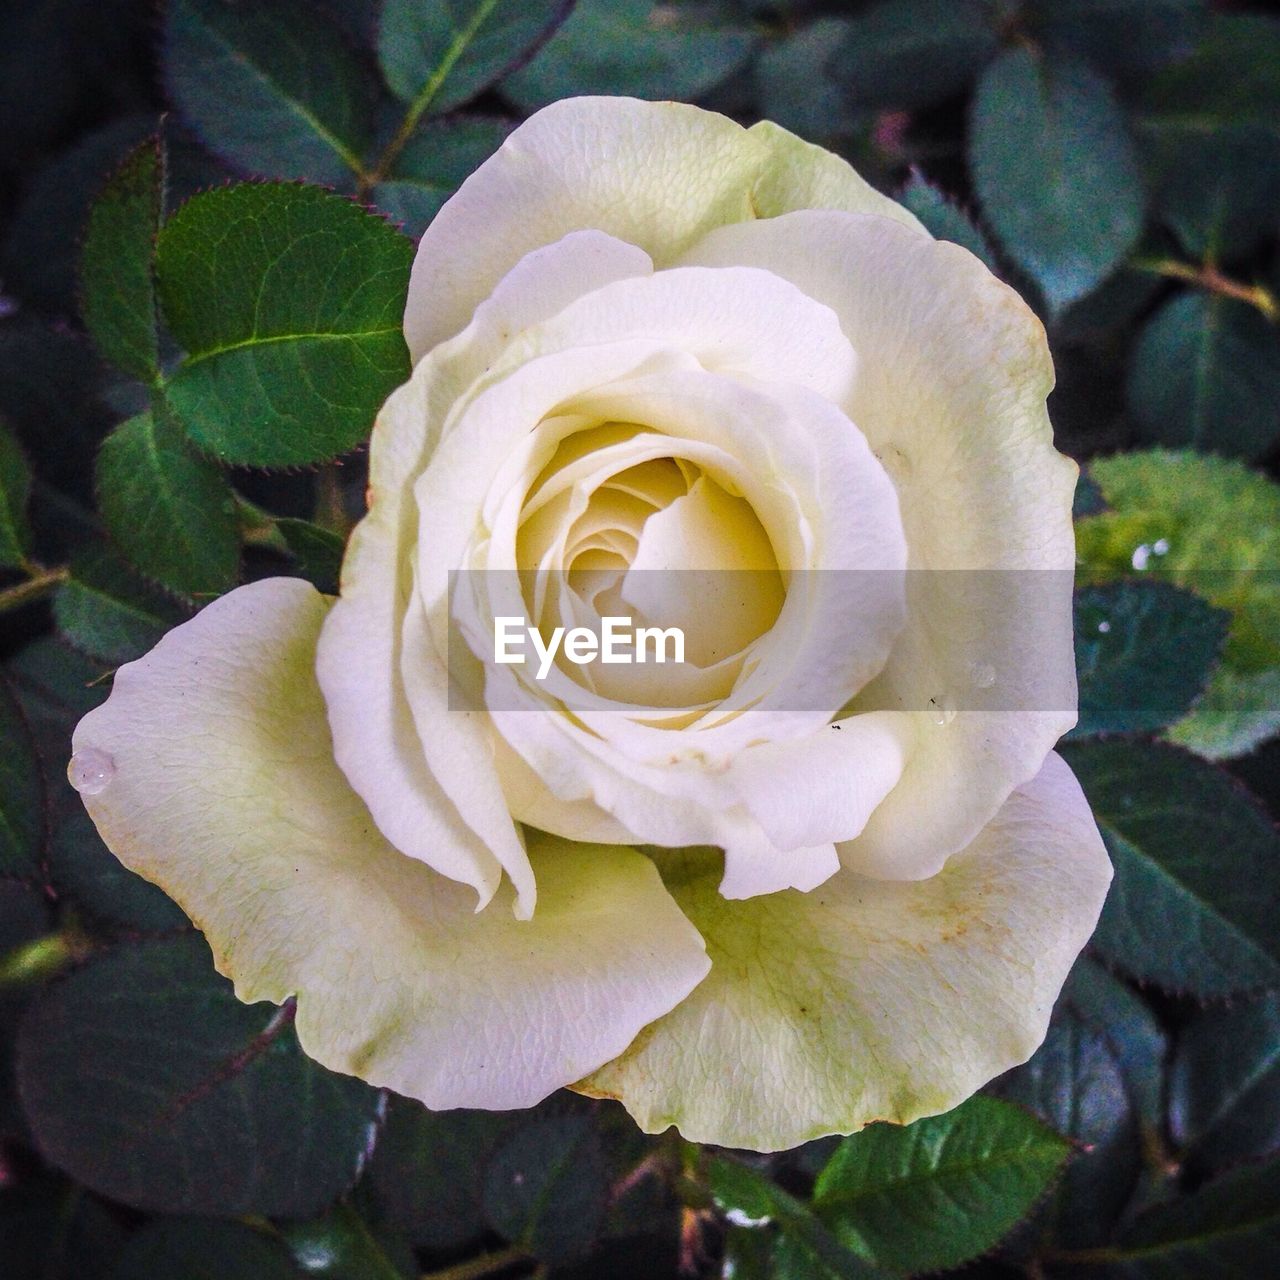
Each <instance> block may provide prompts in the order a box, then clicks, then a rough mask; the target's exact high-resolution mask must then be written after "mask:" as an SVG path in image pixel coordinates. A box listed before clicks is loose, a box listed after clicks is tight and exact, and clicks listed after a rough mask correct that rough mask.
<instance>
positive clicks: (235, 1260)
mask: <svg viewBox="0 0 1280 1280" xmlns="http://www.w3.org/2000/svg"><path fill="white" fill-rule="evenodd" d="M301 1275H302V1273H301V1272H300V1271H299V1270H298V1269H297V1268H296V1267H295V1266H294V1265H293V1261H292V1259H291V1258H290V1257H289V1251H288V1249H286V1248H285V1246H284V1244H283V1243H282V1242H281V1241H280V1240H279V1238H277V1237H276V1236H274V1235H272V1234H270V1233H268V1232H267V1231H264V1230H262V1229H260V1228H258V1227H251V1226H246V1225H245V1224H244V1223H240V1222H219V1221H217V1220H216V1219H215V1220H210V1219H207V1218H160V1219H157V1220H156V1221H154V1222H151V1223H148V1224H147V1225H146V1226H145V1227H143V1228H142V1229H141V1230H139V1231H137V1232H135V1233H134V1234H133V1235H132V1236H130V1237H129V1243H128V1244H127V1245H126V1246H125V1249H124V1252H123V1253H122V1254H121V1255H120V1260H119V1262H118V1263H117V1264H116V1267H115V1270H114V1271H113V1272H112V1280H159V1278H160V1277H163V1280H215V1278H216V1280H300V1277H301Z"/></svg>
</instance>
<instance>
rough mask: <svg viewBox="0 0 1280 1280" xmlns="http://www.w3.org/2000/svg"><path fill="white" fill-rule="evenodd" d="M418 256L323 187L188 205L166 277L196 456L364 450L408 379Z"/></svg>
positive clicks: (249, 458) (172, 390)
mask: <svg viewBox="0 0 1280 1280" xmlns="http://www.w3.org/2000/svg"><path fill="white" fill-rule="evenodd" d="M412 257H413V246H412V244H411V243H410V241H409V240H407V239H406V238H405V237H404V236H402V235H400V234H398V233H397V232H396V231H394V230H393V229H392V228H391V227H389V226H387V225H386V223H384V222H383V221H382V220H381V219H380V218H377V217H375V216H374V215H372V214H369V213H366V212H365V211H364V210H363V209H361V208H360V207H359V206H358V205H355V204H353V203H351V201H349V200H345V199H343V198H342V197H340V196H335V195H331V194H329V193H327V192H324V191H320V190H318V189H317V188H315V187H303V186H293V185H289V184H283V183H262V184H257V185H245V186H239V187H226V188H223V189H221V190H218V191H210V192H208V193H207V194H205V195H202V196H196V197H195V198H194V199H192V200H189V201H188V202H187V203H186V204H185V205H183V206H182V208H181V209H180V210H179V211H178V212H177V213H176V214H175V215H174V216H173V217H172V218H171V219H170V220H169V222H168V223H167V224H166V226H165V228H164V230H163V231H162V232H161V233H160V241H159V247H158V252H157V257H156V267H157V272H158V276H159V284H160V298H161V302H162V304H163V307H164V312H165V317H166V318H167V320H168V322H169V326H170V328H171V329H172V330H173V334H174V337H175V338H177V340H178V341H179V342H180V343H182V345H183V346H184V347H185V348H186V350H187V353H188V356H187V359H186V360H185V361H184V362H183V364H182V365H181V366H180V367H179V369H178V370H177V372H176V373H174V375H173V377H172V378H171V379H170V382H169V384H168V391H167V394H168V398H169V402H170V404H171V405H172V406H173V408H174V409H175V410H176V411H177V413H178V416H179V417H180V418H181V419H182V421H183V423H184V425H185V426H186V428H187V430H188V431H189V432H190V433H191V435H192V437H193V438H194V439H195V441H196V443H197V444H199V445H200V446H202V447H203V448H205V449H207V450H209V451H210V452H212V453H214V454H216V455H217V456H218V457H220V458H222V459H224V460H225V461H228V462H237V463H243V464H246V465H249V466H264V467H265V466H287V465H290V464H296V463H306V462H317V461H320V460H322V459H324V458H330V457H332V456H333V455H335V454H337V453H342V452H344V451H345V450H347V449H350V448H351V447H352V446H353V445H355V444H357V443H358V442H359V441H360V440H362V439H363V438H364V437H365V436H366V435H367V434H368V431H369V428H370V426H371V424H372V422H373V418H374V415H375V414H376V413H377V411H378V409H379V408H380V407H381V405H382V402H383V401H384V400H385V399H386V398H387V396H388V395H389V394H390V393H391V392H392V391H393V390H394V389H395V388H396V387H397V386H399V385H400V383H402V382H404V381H405V380H406V379H407V378H408V376H409V353H408V349H407V348H406V346H405V342H404V335H403V333H402V331H401V322H402V317H403V314H404V301H405V295H406V293H407V292H408V287H409V267H410V263H411V260H412Z"/></svg>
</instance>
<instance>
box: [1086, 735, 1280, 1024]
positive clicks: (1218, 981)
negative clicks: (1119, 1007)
mask: <svg viewBox="0 0 1280 1280" xmlns="http://www.w3.org/2000/svg"><path fill="white" fill-rule="evenodd" d="M1063 754H1064V755H1065V756H1066V757H1067V760H1068V763H1070V765H1071V767H1072V769H1074V770H1075V773H1076V776H1077V777H1078V778H1079V780H1080V784H1081V786H1082V787H1083V788H1084V791H1085V795H1087V796H1088V798H1089V802H1090V804H1091V805H1092V806H1093V813H1094V817H1095V818H1096V819H1097V821H1098V826H1099V828H1100V829H1101V831H1102V836H1103V839H1104V840H1105V841H1106V844H1107V849H1108V851H1109V852H1110V854H1111V861H1112V863H1113V865H1114V867H1115V879H1114V881H1113V882H1112V885H1111V892H1110V894H1109V895H1108V897H1107V902H1106V906H1105V907H1103V910H1102V919H1101V921H1100V922H1099V924H1098V930H1097V933H1096V934H1095V935H1094V946H1095V947H1096V948H1097V949H1098V951H1099V952H1101V954H1102V955H1103V956H1104V957H1105V958H1106V959H1107V960H1108V962H1110V963H1111V964H1114V965H1116V966H1117V967H1118V968H1120V969H1123V970H1124V971H1125V972H1126V973H1128V974H1131V975H1132V976H1133V977H1135V978H1137V979H1138V980H1139V981H1141V982H1152V983H1155V984H1156V985H1158V986H1160V987H1163V988H1165V989H1166V990H1170V991H1189V992H1191V993H1193V994H1195V995H1198V996H1200V997H1202V998H1206V999H1207V998H1214V997H1220V996H1226V995H1230V994H1231V993H1233V992H1236V991H1247V990H1256V989H1258V988H1260V987H1266V986H1271V985H1275V984H1276V983H1280V935H1277V933H1276V930H1275V919H1274V916H1275V912H1274V906H1273V904H1274V902H1275V901H1276V900H1277V898H1278V897H1280V833H1278V832H1277V831H1276V829H1275V827H1274V826H1273V825H1272V823H1271V822H1270V820H1269V819H1268V818H1267V816H1266V815H1265V813H1263V811H1262V810H1261V808H1260V807H1259V806H1258V805H1257V803H1256V802H1255V801H1254V800H1253V799H1252V798H1251V797H1250V796H1249V795H1248V793H1247V792H1245V791H1244V790H1243V788H1241V787H1239V786H1238V785H1237V784H1236V783H1235V782H1233V781H1232V779H1230V778H1229V777H1228V776H1227V775H1226V774H1225V773H1222V772H1221V771H1220V770H1218V769H1216V768H1214V767H1213V766H1212V765H1209V764H1206V763H1204V761H1202V760H1198V759H1197V758H1196V757H1195V756H1192V755H1190V754H1188V753H1186V752H1183V751H1178V750H1176V749H1174V748H1172V747H1166V746H1158V745H1145V744H1140V743H1132V742H1091V743H1080V744H1075V745H1069V746H1067V747H1064V748H1063Z"/></svg>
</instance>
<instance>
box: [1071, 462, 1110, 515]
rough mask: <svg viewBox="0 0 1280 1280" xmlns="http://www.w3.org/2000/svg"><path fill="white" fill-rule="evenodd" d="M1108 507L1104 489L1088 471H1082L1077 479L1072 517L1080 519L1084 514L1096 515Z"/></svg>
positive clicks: (1072, 503)
mask: <svg viewBox="0 0 1280 1280" xmlns="http://www.w3.org/2000/svg"><path fill="white" fill-rule="evenodd" d="M1106 509H1107V504H1106V502H1105V501H1104V500H1103V497H1102V490H1101V489H1100V488H1098V484H1097V482H1096V481H1095V480H1094V479H1093V477H1092V476H1091V475H1090V474H1089V473H1088V472H1087V471H1081V472H1080V477H1079V479H1078V480H1077V481H1076V492H1075V497H1074V498H1073V499H1072V502H1071V518H1072V519H1073V520H1080V519H1082V518H1083V517H1084V516H1096V515H1098V514H1099V513H1100V512H1103V511H1105V510H1106Z"/></svg>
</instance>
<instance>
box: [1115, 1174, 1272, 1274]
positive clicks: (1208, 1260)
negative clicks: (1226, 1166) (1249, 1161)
mask: <svg viewBox="0 0 1280 1280" xmlns="http://www.w3.org/2000/svg"><path fill="white" fill-rule="evenodd" d="M1113 1253H1114V1255H1115V1261H1116V1262H1118V1263H1119V1264H1121V1265H1122V1266H1123V1267H1124V1268H1125V1272H1124V1274H1126V1275H1130V1276H1137V1277H1140V1278H1141V1280H1182V1278H1183V1277H1186V1276H1197V1277H1199V1276H1205V1277H1210V1276H1212V1277H1215V1280H1218V1278H1220V1280H1255V1278H1256V1277H1260V1276H1266V1275H1271V1274H1273V1273H1274V1272H1275V1271H1276V1269H1277V1268H1278V1267H1280V1161H1275V1160H1273V1161H1271V1162H1270V1163H1268V1164H1262V1165H1254V1166H1245V1167H1244V1168H1241V1169H1237V1170H1234V1171H1233V1172H1231V1173H1228V1174H1224V1175H1223V1176H1222V1177H1221V1178H1218V1179H1217V1180H1215V1181H1213V1182H1210V1183H1209V1184H1208V1185H1207V1186H1205V1187H1203V1188H1201V1190H1199V1191H1198V1192H1196V1193H1195V1194H1194V1195H1191V1196H1185V1197H1181V1198H1178V1199H1172V1200H1168V1201H1165V1202H1164V1203H1163V1204H1158V1205H1155V1206H1153V1207H1152V1208H1150V1209H1148V1210H1147V1212H1146V1213H1144V1214H1142V1215H1141V1216H1140V1217H1138V1218H1137V1219H1136V1220H1135V1221H1134V1222H1133V1224H1132V1225H1131V1226H1129V1227H1127V1228H1126V1229H1125V1230H1124V1231H1122V1232H1121V1233H1120V1236H1119V1238H1118V1240H1117V1242H1116V1244H1115V1247H1114V1250H1113Z"/></svg>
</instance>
